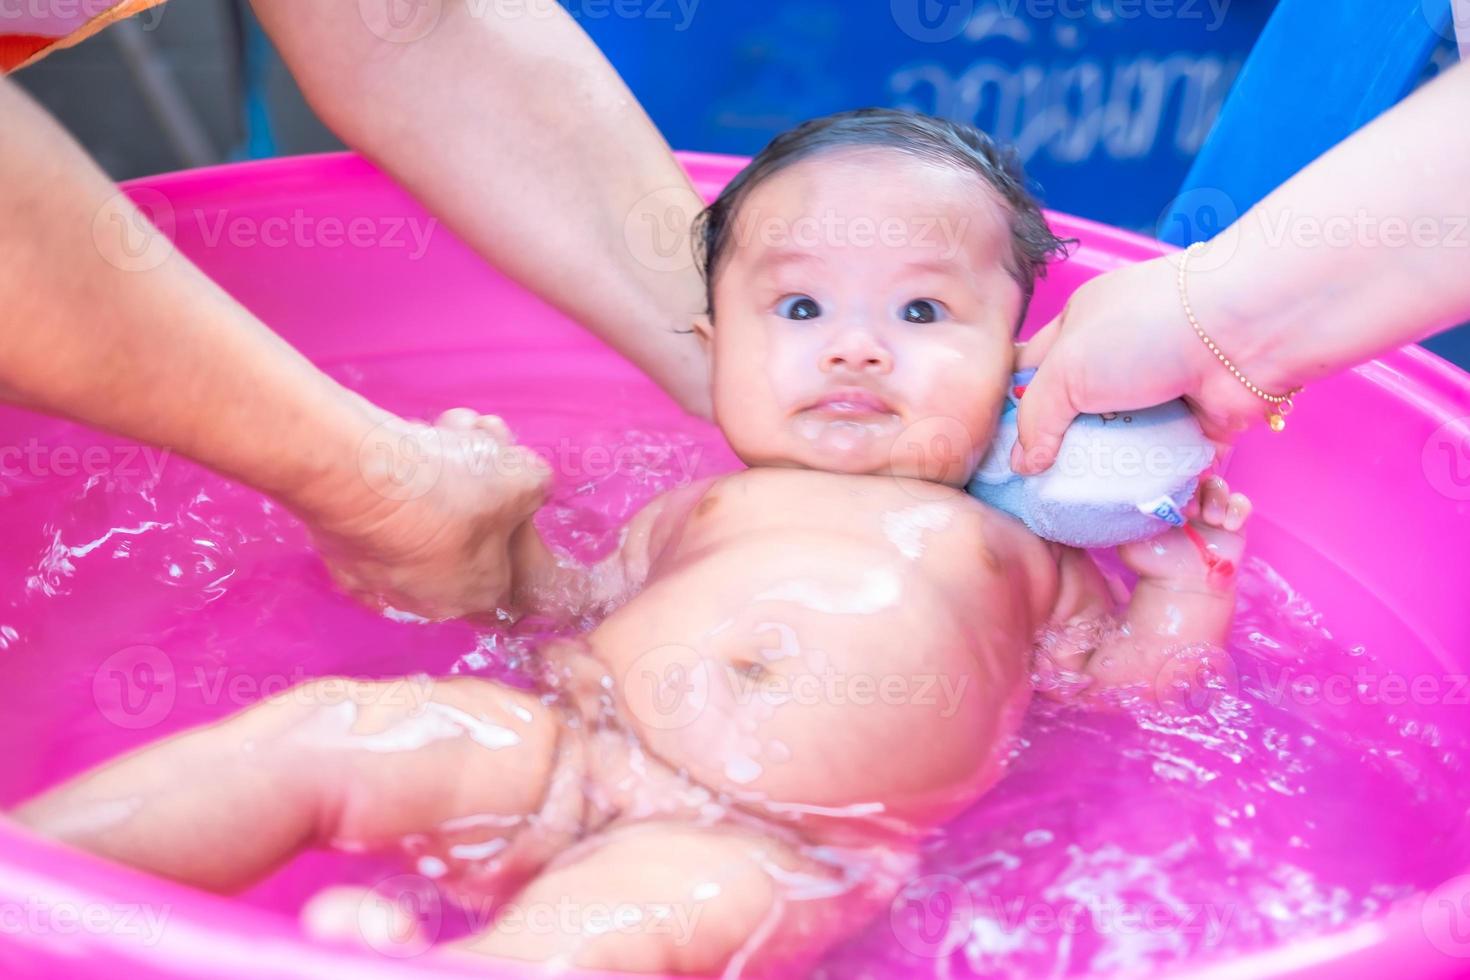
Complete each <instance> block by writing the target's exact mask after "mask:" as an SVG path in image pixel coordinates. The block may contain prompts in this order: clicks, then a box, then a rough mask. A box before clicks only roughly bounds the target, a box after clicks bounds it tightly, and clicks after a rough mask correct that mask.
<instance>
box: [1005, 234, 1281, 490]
mask: <svg viewBox="0 0 1470 980" xmlns="http://www.w3.org/2000/svg"><path fill="white" fill-rule="evenodd" d="M1208 255H1209V253H1208V251H1206V252H1204V253H1203V254H1202V260H1203V259H1207V257H1208ZM1178 263H1179V259H1178V256H1177V255H1165V256H1160V257H1159V258H1156V259H1151V260H1149V261H1147V262H1140V263H1138V264H1137V265H1131V266H1127V267H1125V268H1122V269H1117V270H1115V271H1112V272H1109V273H1106V274H1104V275H1102V276H1099V277H1098V278H1096V279H1093V280H1091V281H1090V282H1087V283H1084V284H1083V285H1082V286H1081V287H1080V288H1079V289H1078V290H1077V291H1076V292H1075V293H1073V294H1072V298H1071V300H1070V301H1069V302H1068V303H1067V306H1066V308H1065V309H1063V310H1062V313H1061V315H1060V316H1058V317H1057V318H1056V319H1054V320H1052V321H1051V322H1050V323H1048V324H1047V325H1046V326H1044V327H1042V328H1041V330H1039V331H1038V332H1037V333H1036V335H1035V336H1034V337H1032V338H1031V340H1030V342H1028V343H1027V344H1026V345H1025V346H1024V347H1022V349H1021V352H1020V355H1019V357H1018V366H1019V367H1022V368H1026V367H1035V368H1037V372H1036V376H1035V377H1034V378H1033V379H1032V380H1031V382H1030V383H1029V384H1028V385H1027V387H1026V395H1025V397H1024V398H1022V399H1021V404H1020V408H1019V411H1018V413H1017V426H1018V428H1019V430H1020V438H1019V440H1018V442H1017V443H1016V446H1015V449H1014V451H1013V452H1012V455H1011V466H1012V468H1013V469H1015V471H1016V472H1018V473H1039V472H1041V471H1042V470H1045V469H1046V468H1047V467H1048V466H1050V465H1051V464H1052V463H1053V462H1054V461H1055V459H1056V456H1057V452H1058V450H1059V447H1060V446H1061V441H1062V436H1063V435H1064V434H1065V433H1066V431H1067V426H1069V425H1070V424H1071V423H1072V420H1073V419H1074V418H1076V417H1077V415H1079V414H1080V413H1083V412H1112V411H1126V410H1129V409H1137V408H1147V407H1149V406H1151V405H1158V404H1160V403H1163V402H1167V401H1170V400H1172V399H1175V398H1180V397H1182V398H1184V399H1185V401H1186V402H1188V403H1189V406H1190V407H1191V408H1192V409H1193V410H1194V413H1195V416H1196V417H1197V418H1198V419H1199V422H1200V426H1201V427H1202V428H1203V429H1204V432H1205V435H1206V436H1207V437H1208V438H1209V439H1211V440H1212V441H1213V442H1214V443H1215V444H1216V446H1217V448H1220V449H1224V448H1225V447H1226V446H1227V445H1228V444H1229V443H1231V442H1233V441H1234V439H1235V438H1236V437H1237V436H1238V435H1239V434H1240V432H1242V431H1243V430H1244V429H1245V428H1247V427H1248V426H1249V425H1250V424H1252V423H1253V422H1256V421H1259V420H1261V419H1262V418H1264V416H1265V409H1266V408H1267V407H1268V406H1267V404H1266V403H1265V402H1263V401H1262V400H1261V399H1259V398H1257V397H1256V396H1255V395H1253V394H1251V392H1250V391H1248V390H1247V389H1246V388H1245V386H1244V385H1242V384H1241V383H1240V382H1239V381H1237V380H1236V379H1235V377H1234V376H1233V375H1231V374H1230V372H1229V371H1227V370H1226V369H1225V367H1224V366H1223V365H1222V364H1221V363H1220V362H1219V361H1218V360H1217V359H1216V358H1215V356H1214V355H1213V354H1211V353H1210V350H1209V348H1207V347H1206V346H1205V345H1204V343H1203V342H1202V341H1201V340H1200V339H1199V337H1198V336H1197V335H1196V334H1195V332H1194V331H1193V329H1191V327H1190V325H1189V321H1188V320H1187V319H1186V318H1185V315H1184V307H1183V305H1182V303H1181V300H1180V296H1179V291H1178V273H1179V264H1178ZM1202 264H1203V262H1202ZM1206 281H1207V277H1205V276H1196V275H1195V274H1194V273H1193V271H1191V274H1190V288H1191V294H1193V292H1194V290H1195V289H1196V288H1197V287H1196V284H1197V283H1198V284H1199V285H1201V286H1203V285H1206ZM1212 308H1213V307H1212ZM1234 339H1235V338H1234V337H1233V336H1232V340H1234ZM1236 346H1237V349H1238V347H1239V345H1238V344H1237V345H1236ZM1231 357H1232V359H1233V360H1234V361H1235V362H1236V363H1237V364H1240V365H1241V367H1242V370H1244V371H1246V376H1247V377H1249V378H1251V379H1252V380H1253V381H1255V382H1256V383H1257V384H1260V385H1262V387H1265V388H1266V389H1267V390H1270V391H1275V390H1282V391H1285V390H1286V386H1284V385H1282V384H1281V383H1280V382H1278V381H1277V380H1276V379H1275V377H1274V373H1273V369H1272V367H1271V366H1270V365H1269V364H1267V363H1266V361H1265V359H1264V358H1263V357H1260V356H1257V354H1256V352H1255V351H1253V350H1249V349H1246V350H1239V351H1238V352H1237V353H1232V355H1231ZM1258 379H1259V380H1258Z"/></svg>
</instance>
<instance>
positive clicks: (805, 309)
mask: <svg viewBox="0 0 1470 980" xmlns="http://www.w3.org/2000/svg"><path fill="white" fill-rule="evenodd" d="M776 313H777V314H779V315H780V316H783V317H785V318H786V319H788V320H815V319H816V318H817V317H819V316H821V315H822V307H821V306H820V305H818V303H817V301H816V300H814V299H812V298H811V297H810V296H788V297H786V298H785V299H783V300H782V301H781V303H780V305H779V306H777V307H776Z"/></svg>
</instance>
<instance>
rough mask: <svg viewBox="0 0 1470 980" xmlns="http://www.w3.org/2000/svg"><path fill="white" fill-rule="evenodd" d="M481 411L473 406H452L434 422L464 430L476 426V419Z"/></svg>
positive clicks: (443, 426) (444, 426) (438, 424)
mask: <svg viewBox="0 0 1470 980" xmlns="http://www.w3.org/2000/svg"><path fill="white" fill-rule="evenodd" d="M479 417H480V413H479V412H477V411H475V410H474V409H473V408H451V409H450V410H449V411H447V412H445V413H443V414H442V415H440V416H439V417H438V418H437V419H435V420H434V424H435V425H437V426H440V427H442V428H445V429H459V430H460V431H464V430H467V429H473V428H474V427H475V420H476V419H478V418H479Z"/></svg>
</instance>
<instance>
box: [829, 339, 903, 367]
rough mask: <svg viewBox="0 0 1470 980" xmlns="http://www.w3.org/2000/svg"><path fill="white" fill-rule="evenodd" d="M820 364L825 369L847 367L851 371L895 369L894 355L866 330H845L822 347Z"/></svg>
mask: <svg viewBox="0 0 1470 980" xmlns="http://www.w3.org/2000/svg"><path fill="white" fill-rule="evenodd" d="M819 364H820V366H821V368H822V370H823V371H835V370H837V369H838V368H846V369H847V370H849V371H860V372H863V373H871V374H887V373H888V372H889V371H892V370H893V355H892V353H890V352H889V350H888V348H887V347H885V346H884V345H883V344H882V343H880V342H879V341H878V338H876V337H874V336H873V335H872V334H871V333H868V332H867V331H866V330H844V331H842V332H841V333H840V334H838V335H837V336H835V337H833V338H832V342H831V343H829V344H828V345H827V346H826V347H824V348H823V349H822V354H821V357H820V359H819Z"/></svg>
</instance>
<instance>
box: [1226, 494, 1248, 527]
mask: <svg viewBox="0 0 1470 980" xmlns="http://www.w3.org/2000/svg"><path fill="white" fill-rule="evenodd" d="M1250 516H1251V498H1249V497H1247V496H1246V495H1245V494H1243V493H1232V494H1231V495H1230V504H1229V506H1227V507H1226V508H1225V530H1227V531H1239V530H1240V529H1241V528H1242V527H1244V526H1245V522H1246V521H1247V520H1249V519H1250Z"/></svg>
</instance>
